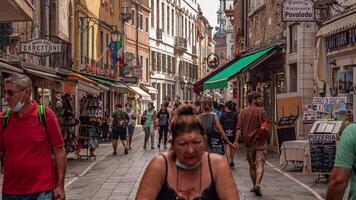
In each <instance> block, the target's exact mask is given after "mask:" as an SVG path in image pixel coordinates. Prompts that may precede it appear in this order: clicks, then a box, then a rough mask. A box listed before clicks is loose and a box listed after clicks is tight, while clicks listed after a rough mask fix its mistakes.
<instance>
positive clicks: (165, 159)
mask: <svg viewBox="0 0 356 200" xmlns="http://www.w3.org/2000/svg"><path fill="white" fill-rule="evenodd" d="M160 155H161V156H162V157H163V158H164V162H165V165H166V174H165V178H164V184H167V176H168V160H167V157H166V156H165V155H164V154H160Z"/></svg>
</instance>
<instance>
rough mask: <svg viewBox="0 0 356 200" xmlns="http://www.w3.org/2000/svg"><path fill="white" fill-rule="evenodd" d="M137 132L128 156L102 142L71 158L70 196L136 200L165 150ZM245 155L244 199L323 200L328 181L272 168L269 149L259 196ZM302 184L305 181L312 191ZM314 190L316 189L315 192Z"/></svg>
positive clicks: (241, 159)
mask: <svg viewBox="0 0 356 200" xmlns="http://www.w3.org/2000/svg"><path fill="white" fill-rule="evenodd" d="M135 135H136V138H135V139H134V141H133V149H132V150H130V152H129V154H128V155H124V151H123V148H122V145H121V144H119V148H118V155H116V156H112V155H111V153H112V147H111V144H109V143H106V144H101V145H100V148H99V149H98V150H97V152H96V153H97V159H96V160H74V159H69V160H68V170H67V175H66V194H67V199H68V200H74V199H75V200H88V199H95V200H104V199H105V200H111V199H116V200H120V199H134V198H135V195H136V192H137V189H138V186H139V183H140V179H141V177H142V175H143V173H144V170H145V167H146V166H147V164H148V163H149V161H150V160H151V159H152V157H154V156H155V155H157V154H159V153H161V152H163V150H162V151H160V150H158V149H155V150H144V149H143V148H142V143H143V135H142V133H140V129H137V131H135ZM156 140H157V138H156ZM83 153H84V152H83ZM244 154H245V153H244V151H243V150H240V151H239V153H238V154H237V156H236V162H235V163H236V167H235V169H234V170H233V174H234V178H235V180H236V182H237V184H238V188H239V192H240V196H241V199H243V200H244V199H248V200H250V199H251V200H255V199H258V200H278V199H281V200H282V199H283V200H286V199H295V200H312V199H313V200H314V199H316V200H317V199H322V198H320V197H319V198H318V197H317V196H318V195H320V196H321V197H324V196H325V192H326V187H327V184H326V183H319V184H317V185H315V186H313V185H314V180H315V178H316V177H315V176H314V175H310V174H309V175H303V174H302V172H300V171H295V169H292V168H288V169H286V170H284V173H285V174H287V176H288V175H289V177H287V176H285V175H283V174H282V173H280V172H278V171H276V170H275V169H274V168H272V167H271V166H276V168H278V167H279V166H278V157H277V154H276V153H271V152H270V153H269V155H268V162H269V163H268V164H266V170H265V175H264V178H263V181H262V185H261V189H262V193H263V196H262V197H256V196H255V195H254V194H253V193H250V191H249V190H250V187H251V180H250V177H249V172H248V164H247V162H246V161H245V155H244ZM292 179H294V180H292ZM0 181H1V183H2V176H0ZM296 181H297V182H299V183H297V182H296ZM1 183H0V186H1ZM301 184H304V186H305V187H306V188H309V189H310V190H311V191H309V190H308V189H306V188H305V187H303V186H302V185H301ZM312 192H315V193H316V195H314V194H313V193H312ZM0 200H1V197H0Z"/></svg>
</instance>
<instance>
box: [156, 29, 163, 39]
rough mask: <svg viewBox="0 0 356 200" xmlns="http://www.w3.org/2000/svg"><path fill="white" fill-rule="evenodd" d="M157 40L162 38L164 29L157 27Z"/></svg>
mask: <svg viewBox="0 0 356 200" xmlns="http://www.w3.org/2000/svg"><path fill="white" fill-rule="evenodd" d="M156 33H157V40H162V33H163V31H162V29H160V28H159V29H157V32H156Z"/></svg>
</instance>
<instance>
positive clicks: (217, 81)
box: [204, 46, 276, 90]
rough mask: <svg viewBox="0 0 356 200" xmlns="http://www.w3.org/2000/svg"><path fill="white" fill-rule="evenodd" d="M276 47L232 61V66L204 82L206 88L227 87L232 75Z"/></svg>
mask: <svg viewBox="0 0 356 200" xmlns="http://www.w3.org/2000/svg"><path fill="white" fill-rule="evenodd" d="M275 48H276V46H273V47H269V48H266V49H263V50H261V51H258V52H256V53H253V54H250V55H247V56H244V57H242V58H240V59H239V60H237V61H236V62H234V63H232V64H231V65H230V66H227V67H226V68H225V69H224V70H222V71H220V72H219V73H217V74H216V75H215V76H213V77H211V78H210V79H209V80H207V81H206V82H204V90H208V89H216V88H225V87H227V85H228V81H229V79H230V78H231V77H233V76H235V75H236V74H237V73H239V72H241V71H242V70H244V69H246V68H247V67H250V66H251V65H252V64H253V63H255V62H256V61H258V60H259V59H260V58H262V57H263V56H265V55H266V54H268V53H269V52H271V51H272V50H273V49H275Z"/></svg>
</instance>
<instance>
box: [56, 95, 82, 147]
mask: <svg viewBox="0 0 356 200" xmlns="http://www.w3.org/2000/svg"><path fill="white" fill-rule="evenodd" d="M56 98H57V101H56V110H57V115H58V119H59V122H60V125H61V129H62V134H63V139H64V147H65V150H66V152H67V153H72V152H74V151H75V150H77V148H78V141H77V137H76V135H75V126H77V125H78V124H79V120H78V119H76V118H75V113H74V111H73V106H72V97H71V96H70V94H68V93H66V94H64V95H63V96H62V97H60V96H56Z"/></svg>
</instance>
